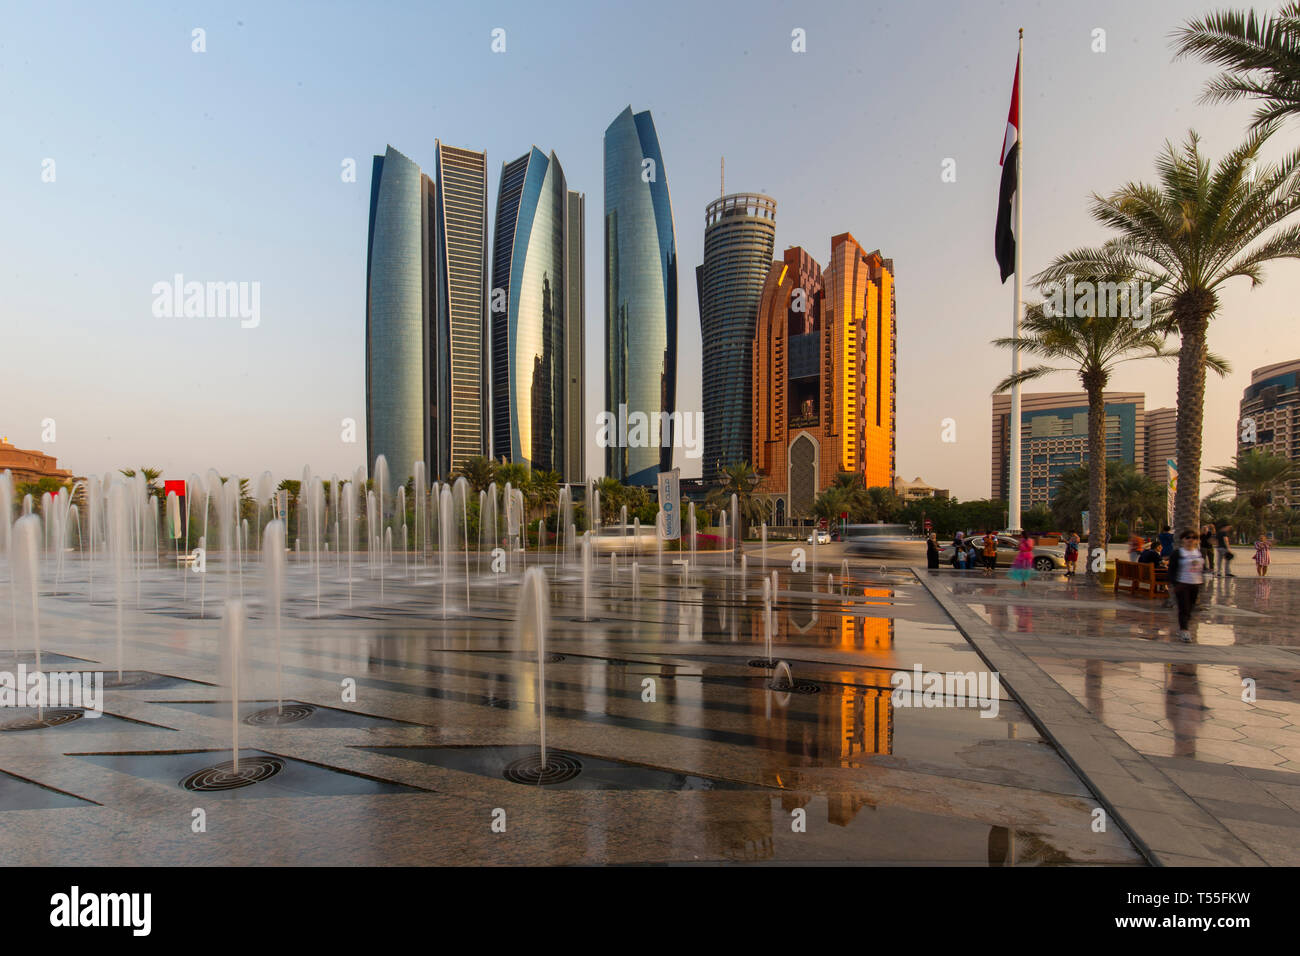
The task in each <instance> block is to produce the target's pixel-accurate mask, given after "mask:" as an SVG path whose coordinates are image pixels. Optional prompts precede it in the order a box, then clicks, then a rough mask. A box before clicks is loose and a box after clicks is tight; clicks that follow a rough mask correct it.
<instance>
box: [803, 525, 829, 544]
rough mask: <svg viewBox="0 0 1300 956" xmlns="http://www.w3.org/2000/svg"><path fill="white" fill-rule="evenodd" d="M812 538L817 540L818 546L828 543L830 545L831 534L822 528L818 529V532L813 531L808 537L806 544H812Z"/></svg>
mask: <svg viewBox="0 0 1300 956" xmlns="http://www.w3.org/2000/svg"><path fill="white" fill-rule="evenodd" d="M813 538H816V539H817V543H818V544H830V543H831V533H830V532H829V531H827V530H825V529H824V528H819V529H818V530H816V531H814V532H813V533H812V534H810V535H808V543H809V544H812V543H813Z"/></svg>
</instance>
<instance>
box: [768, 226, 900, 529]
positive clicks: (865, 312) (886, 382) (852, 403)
mask: <svg viewBox="0 0 1300 956" xmlns="http://www.w3.org/2000/svg"><path fill="white" fill-rule="evenodd" d="M895 342H896V333H895V322H894V262H893V260H892V259H885V258H882V257H881V255H880V251H879V250H877V251H875V252H870V253H868V252H865V251H863V249H862V246H860V245H859V244H858V242H857V240H856V239H854V238H853V236H852V235H850V234H849V233H841V234H840V235H838V236H834V237H833V238H832V239H831V257H830V262H829V264H828V265H827V267H826V268H825V269H822V268H821V266H820V265H818V263H817V261H816V260H815V259H813V257H812V256H811V255H809V254H808V253H807V252H806V251H805V250H804V249H802V248H799V247H797V246H796V247H794V248H790V249H787V250H786V251H785V255H784V256H783V258H782V259H781V260H779V261H777V262H773V263H772V264H771V266H770V267H769V270H768V273H767V279H766V280H765V281H764V283H763V293H762V297H761V299H760V302H759V309H758V321H757V323H756V327H755V333H754V352H753V382H754V394H753V403H754V404H753V458H752V462H753V464H754V467H755V468H756V469H757V470H758V471H759V473H760V474H762V475H763V484H762V486H761V488H760V492H761V493H762V494H763V495H764V496H765V497H766V498H768V499H769V500H770V501H771V503H772V506H773V509H774V520H775V523H777V524H784V523H786V522H787V521H789V520H793V519H804V518H809V517H811V516H812V507H813V503H814V502H815V501H816V498H817V495H818V494H819V493H820V492H821V491H823V490H824V489H825V488H826V487H827V486H829V485H830V483H831V482H832V481H834V479H835V476H836V474H837V473H839V472H842V471H843V472H849V473H851V474H855V475H859V476H861V478H862V481H863V482H864V484H865V485H866V486H867V487H874V486H887V485H892V483H893V480H894V465H895V442H894V422H895V415H894V408H895V400H894V369H895Z"/></svg>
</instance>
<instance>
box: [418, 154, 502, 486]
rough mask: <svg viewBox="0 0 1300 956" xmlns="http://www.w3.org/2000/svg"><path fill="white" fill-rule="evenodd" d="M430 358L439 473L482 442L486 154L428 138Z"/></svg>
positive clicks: (484, 446) (484, 447)
mask: <svg viewBox="0 0 1300 956" xmlns="http://www.w3.org/2000/svg"><path fill="white" fill-rule="evenodd" d="M434 145H435V152H436V153H437V174H438V181H437V191H436V204H435V217H436V218H435V222H436V228H435V234H436V238H437V246H436V248H437V254H436V261H435V263H434V267H435V270H436V273H437V293H436V299H435V306H434V308H435V312H434V319H435V325H436V335H435V340H434V342H432V343H431V344H432V347H433V348H435V349H436V355H437V361H436V362H435V363H434V366H433V367H434V369H435V370H436V372H435V374H434V375H433V376H431V378H432V381H431V383H430V387H431V389H432V390H433V394H434V408H433V409H432V410H431V411H432V418H433V435H434V438H433V441H434V442H436V449H435V451H434V454H433V457H431V458H429V459H427V460H428V461H430V462H431V469H432V473H433V474H434V475H437V476H439V477H442V478H447V477H449V476H450V475H451V473H452V472H453V471H455V469H457V468H459V467H460V466H461V465H463V464H464V463H465V460H466V459H468V458H470V457H472V456H474V455H483V454H486V453H487V451H488V447H489V441H488V438H489V436H488V417H487V414H486V413H487V408H488V381H487V372H486V369H485V366H486V363H487V355H488V324H487V279H488V269H487V249H488V245H487V154H486V153H481V152H475V151H473V150H468V149H458V148H456V147H454V146H446V145H443V143H441V142H439V141H437V140H435V141H434Z"/></svg>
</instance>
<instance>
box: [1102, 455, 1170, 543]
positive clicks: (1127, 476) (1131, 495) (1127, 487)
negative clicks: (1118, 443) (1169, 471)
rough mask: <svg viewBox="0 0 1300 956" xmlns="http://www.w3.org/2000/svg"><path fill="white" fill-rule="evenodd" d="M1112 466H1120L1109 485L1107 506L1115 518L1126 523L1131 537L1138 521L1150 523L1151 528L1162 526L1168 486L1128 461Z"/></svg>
mask: <svg viewBox="0 0 1300 956" xmlns="http://www.w3.org/2000/svg"><path fill="white" fill-rule="evenodd" d="M1107 464H1108V465H1109V464H1112V463H1110V462H1108V463H1107ZM1113 464H1115V465H1118V466H1119V467H1117V468H1116V469H1115V479H1114V481H1113V482H1112V483H1111V485H1110V493H1109V495H1108V504H1109V507H1110V508H1111V509H1112V510H1113V513H1114V515H1115V517H1116V518H1117V519H1119V520H1121V521H1123V522H1124V524H1125V526H1126V527H1127V528H1128V531H1129V534H1133V532H1134V529H1135V527H1136V525H1137V519H1139V518H1144V519H1146V520H1148V521H1150V522H1151V525H1152V527H1157V528H1158V527H1159V526H1161V525H1163V524H1164V516H1165V510H1166V507H1167V505H1168V498H1167V496H1166V494H1165V486H1164V485H1163V484H1162V483H1161V482H1158V481H1156V480H1155V479H1154V478H1148V477H1147V476H1146V475H1144V474H1142V472H1140V471H1138V470H1137V469H1136V468H1134V467H1133V466H1132V465H1130V464H1128V462H1118V461H1117V462H1113Z"/></svg>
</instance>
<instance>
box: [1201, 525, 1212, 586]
mask: <svg viewBox="0 0 1300 956" xmlns="http://www.w3.org/2000/svg"><path fill="white" fill-rule="evenodd" d="M1201 557H1202V558H1204V559H1205V570H1206V571H1208V572H1209V573H1210V574H1213V573H1214V525H1212V524H1207V525H1206V526H1205V527H1204V528H1202V529H1201Z"/></svg>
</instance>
